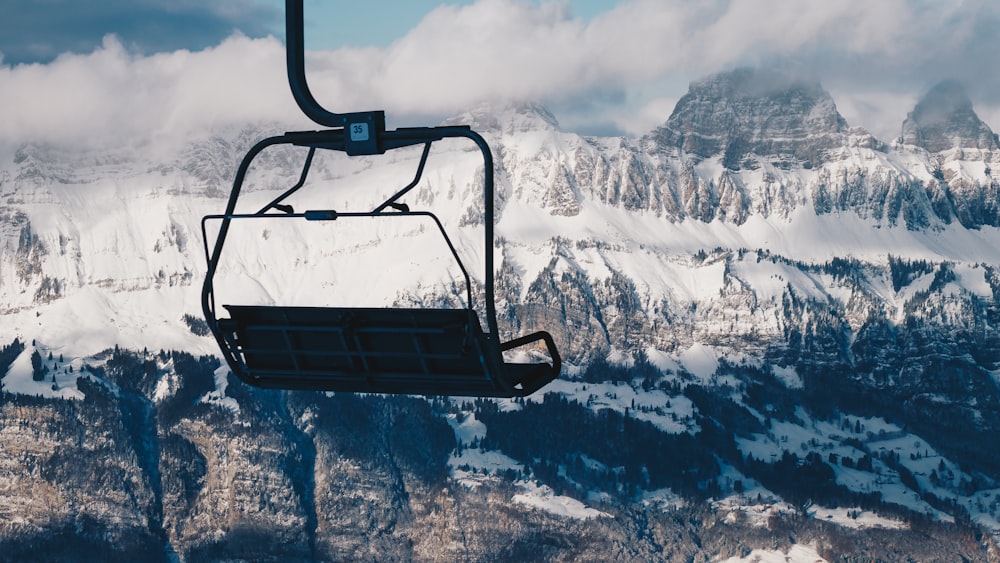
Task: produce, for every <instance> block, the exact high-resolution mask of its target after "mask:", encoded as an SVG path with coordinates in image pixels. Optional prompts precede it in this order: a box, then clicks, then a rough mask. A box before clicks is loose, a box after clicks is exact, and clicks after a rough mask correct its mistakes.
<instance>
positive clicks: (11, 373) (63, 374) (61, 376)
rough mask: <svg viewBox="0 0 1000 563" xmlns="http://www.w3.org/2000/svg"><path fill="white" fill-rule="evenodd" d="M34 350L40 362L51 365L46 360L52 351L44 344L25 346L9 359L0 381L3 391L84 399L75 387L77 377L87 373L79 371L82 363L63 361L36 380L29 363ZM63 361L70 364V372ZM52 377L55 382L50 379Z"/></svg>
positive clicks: (47, 396)
mask: <svg viewBox="0 0 1000 563" xmlns="http://www.w3.org/2000/svg"><path fill="white" fill-rule="evenodd" d="M35 350H38V352H39V354H41V356H42V361H43V363H44V364H45V365H47V366H49V367H50V368H51V364H52V362H50V361H49V360H47V358H48V355H49V353H51V351H50V350H48V349H47V348H45V347H38V348H36V347H34V346H25V348H24V351H22V352H21V353H20V354H19V355H18V356H17V358H15V359H14V361H13V362H11V364H10V368H8V369H7V374H6V376H4V378H3V380H2V381H0V384H2V388H3V390H4V391H6V392H8V393H19V394H22V395H35V396H38V397H46V398H58V399H83V393H82V392H80V391H79V390H78V389H77V388H76V378H77V377H79V376H81V375H85V374H86V372H83V373H81V368H82V367H83V362H82V361H80V360H70V361H69V362H64V363H63V365H62V366H61V367H59V368H58V369H56V370H55V371H54V372H52V371H50V372H49V373H48V374H46V375H45V377H44V378H43V379H42V380H41V381H35V380H34V378H33V377H32V373H33V372H34V370H33V369H32V366H31V355H32V353H34V352H35ZM57 355H58V354H57ZM66 364H69V365H70V366H72V367H73V371H72V372H69V371H68V370H67V369H66V367H67V366H66ZM53 377H54V378H55V382H53Z"/></svg>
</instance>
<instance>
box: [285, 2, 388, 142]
mask: <svg viewBox="0 0 1000 563" xmlns="http://www.w3.org/2000/svg"><path fill="white" fill-rule="evenodd" d="M302 1H303V0H285V64H286V66H287V67H288V85H289V86H290V87H291V89H292V97H294V98H295V103H296V104H298V106H299V109H301V110H302V113H304V114H306V117H308V118H309V119H311V120H313V121H315V122H316V123H318V124H320V125H323V126H325V127H337V128H340V127H343V128H345V129H347V128H350V131H351V136H350V137H349V138H348V141H349V143H348V144H349V148H348V153H349V154H380V153H381V152H383V151H382V150H381V146H380V143H379V137H380V136H381V132H382V131H385V112H383V111H366V112H354V113H334V112H332V111H330V110H328V109H326V108H324V107H323V106H321V105H320V103H319V102H318V101H316V98H315V97H314V96H313V94H312V91H311V90H310V89H309V83H308V82H306V56H305V32H304V31H303V28H304V20H305V17H304V15H303V8H302ZM358 128H360V129H358ZM355 147H356V148H355Z"/></svg>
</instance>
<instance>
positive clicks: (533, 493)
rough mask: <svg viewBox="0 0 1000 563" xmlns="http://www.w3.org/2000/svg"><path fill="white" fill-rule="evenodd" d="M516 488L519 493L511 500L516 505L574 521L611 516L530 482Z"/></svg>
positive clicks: (520, 484)
mask: <svg viewBox="0 0 1000 563" xmlns="http://www.w3.org/2000/svg"><path fill="white" fill-rule="evenodd" d="M517 486H518V487H519V488H520V489H521V490H522V492H521V493H518V494H516V495H514V497H513V498H512V499H511V500H512V501H514V502H515V503H517V504H523V505H526V506H530V507H532V508H537V509H539V510H543V511H545V512H548V513H549V514H555V515H557V516H563V517H566V518H572V519H574V520H589V519H591V518H601V517H604V518H610V517H611V515H610V514H607V513H606V512H601V511H600V510H597V509H594V508H589V507H587V506H586V505H585V504H583V503H582V502H580V501H578V500H576V499H573V498H570V497H567V496H561V495H557V494H555V492H554V491H553V490H552V488H551V487H549V486H547V485H538V484H537V483H535V482H532V481H518V482H517Z"/></svg>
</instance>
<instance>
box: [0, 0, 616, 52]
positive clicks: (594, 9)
mask: <svg viewBox="0 0 1000 563" xmlns="http://www.w3.org/2000/svg"><path fill="white" fill-rule="evenodd" d="M446 3H447V4H451V5H468V4H471V3H473V0H453V1H450V2H441V1H438V0H379V1H376V2H360V1H358V0H305V2H304V11H305V17H306V48H308V49H316V50H322V49H336V48H339V47H344V46H353V47H367V46H377V47H384V46H386V45H388V44H390V43H392V42H393V41H394V40H396V39H398V38H400V37H403V36H404V35H406V33H407V32H408V31H409V30H410V29H412V28H414V27H416V26H417V24H418V23H420V20H422V19H423V18H424V16H426V15H427V14H428V13H430V12H431V11H433V10H434V9H435V8H437V7H439V6H441V5H442V4H446ZM614 5H615V2H614V1H612V0H574V1H573V2H568V3H567V6H568V9H569V10H570V11H571V13H572V14H573V16H575V17H580V18H583V19H590V18H592V17H593V16H594V15H596V14H599V13H602V12H606V11H608V10H610V9H611V8H613V7H614ZM284 10H285V2H284V0H213V1H199V0H96V1H86V2H80V1H79V0H33V1H27V2H26V1H24V0H0V13H3V14H4V17H3V18H0V52H2V53H4V60H5V61H6V62H7V64H18V63H47V62H50V61H51V60H52V59H54V58H55V57H56V56H58V55H59V54H62V53H65V52H77V53H85V52H90V51H93V50H94V49H96V48H98V47H100V46H101V43H102V40H103V38H104V36H105V35H106V34H108V33H113V34H116V35H117V36H118V37H119V38H120V39H121V40H122V42H123V43H124V44H125V45H126V46H128V47H130V48H131V49H133V50H135V51H136V52H140V53H144V54H152V53H156V52H162V51H173V50H176V49H190V50H199V49H204V48H206V47H210V46H212V45H216V44H218V43H220V42H221V41H222V40H223V39H225V38H226V37H227V36H229V35H230V34H231V33H232V32H233V31H235V30H239V31H240V32H241V33H243V34H245V35H247V36H248V37H264V36H266V35H269V34H272V35H275V36H277V37H279V38H281V39H284Z"/></svg>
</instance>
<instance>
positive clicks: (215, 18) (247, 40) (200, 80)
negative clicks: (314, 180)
mask: <svg viewBox="0 0 1000 563" xmlns="http://www.w3.org/2000/svg"><path fill="white" fill-rule="evenodd" d="M283 4H284V2H283V1H282V0H212V1H204V0H94V1H87V2H81V1H78V0H34V1H29V2H25V1H23V0H21V1H15V0H0V13H2V14H3V17H0V53H2V54H3V59H2V61H0V123H2V124H3V125H4V127H2V128H0V143H3V142H17V141H21V140H24V139H26V138H50V137H54V138H60V139H61V138H67V135H69V134H70V133H69V132H76V133H75V134H76V135H79V136H81V137H85V138H95V137H100V136H101V135H102V133H100V131H104V132H105V133H103V135H104V136H114V137H115V138H118V139H123V138H127V137H128V136H129V135H130V134H134V135H149V134H152V133H150V132H153V131H155V132H157V134H159V135H160V136H161V137H163V136H164V135H168V134H172V135H182V134H184V133H183V132H184V131H187V130H189V129H198V128H201V129H204V127H205V126H206V124H210V125H223V124H226V123H239V122H246V121H248V120H277V121H282V122H291V121H295V120H296V119H297V118H298V117H299V116H298V114H297V109H296V108H295V106H294V104H293V102H292V101H291V99H290V96H289V94H288V88H287V84H286V83H285V79H284V67H283V65H284V59H283V48H284V47H283V45H282V40H283V38H282V32H283V27H284V6H283ZM305 12H306V18H307V28H306V47H307V49H309V50H310V53H309V55H308V57H307V63H308V65H307V66H308V68H309V80H310V84H311V85H312V87H313V90H314V93H315V94H316V95H317V98H319V99H320V101H321V102H323V103H324V104H325V105H327V106H328V107H330V109H332V110H334V111H360V110H369V109H385V110H386V111H387V115H388V116H389V124H390V127H393V126H401V125H416V124H422V125H426V124H434V123H437V122H438V121H439V120H440V119H443V118H446V117H449V116H451V115H455V114H457V113H460V112H462V111H464V110H467V109H470V108H471V107H473V106H475V105H477V104H479V103H482V102H493V103H507V102H511V101H531V102H540V103H542V104H544V105H546V106H547V107H548V108H549V109H550V110H551V111H552V112H553V113H554V114H555V115H556V117H557V118H558V119H559V121H560V123H561V125H562V127H563V129H565V130H570V131H576V132H581V133H588V134H602V135H612V134H614V135H627V136H638V135H642V134H644V133H646V132H649V131H650V130H652V129H653V128H654V127H656V126H657V125H659V124H661V123H663V122H664V121H665V120H666V119H667V118H668V117H669V115H670V112H671V111H672V109H673V106H674V104H675V103H676V102H677V100H678V99H679V98H680V97H681V96H683V95H684V93H685V92H686V90H687V86H688V84H689V83H690V82H691V81H693V80H697V79H699V78H701V77H704V76H705V75H708V74H711V73H715V72H720V71H725V70H729V69H732V68H735V67H739V66H767V67H776V68H779V69H782V70H785V71H787V72H793V73H796V74H801V75H804V76H806V77H808V78H812V79H816V80H819V81H821V82H822V84H823V86H824V87H825V88H826V89H827V90H829V91H830V92H831V94H832V95H833V97H834V100H835V101H836V103H837V106H838V109H839V110H840V112H841V113H842V114H843V115H844V117H845V118H846V119H847V121H848V122H849V123H850V124H851V125H856V126H862V127H865V128H867V129H869V130H870V131H872V132H873V133H875V134H876V135H877V136H879V137H880V138H882V139H883V140H886V141H891V140H892V139H893V138H894V136H895V135H898V133H899V129H900V125H901V123H902V121H903V119H904V118H905V117H906V114H907V112H909V111H910V110H912V108H913V105H914V104H915V103H916V100H917V99H918V98H919V96H920V95H922V94H923V92H925V91H927V89H929V88H930V87H931V86H933V85H934V84H935V83H936V82H937V81H939V80H942V79H957V80H959V81H961V82H963V83H965V85H966V86H967V88H968V89H969V93H970V95H971V97H972V99H973V103H974V105H975V108H976V111H977V112H978V113H979V115H980V116H981V117H982V118H983V119H984V120H985V121H986V122H987V123H988V124H989V125H991V126H992V127H993V128H994V129H1000V73H998V72H996V69H997V63H996V53H998V52H1000V33H997V30H998V29H1000V2H996V1H995V0H935V1H931V0H878V1H869V2H860V1H856V0H699V1H691V0H618V1H597V0H585V1H569V0H461V1H458V0H456V1H454V2H447V3H442V2H434V1H429V0H409V1H404V0H393V1H381V2H358V1H348V0H306V2H305ZM81 108H82V109H81ZM126 130H131V131H132V133H130V134H126V133H125V131H126Z"/></svg>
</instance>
